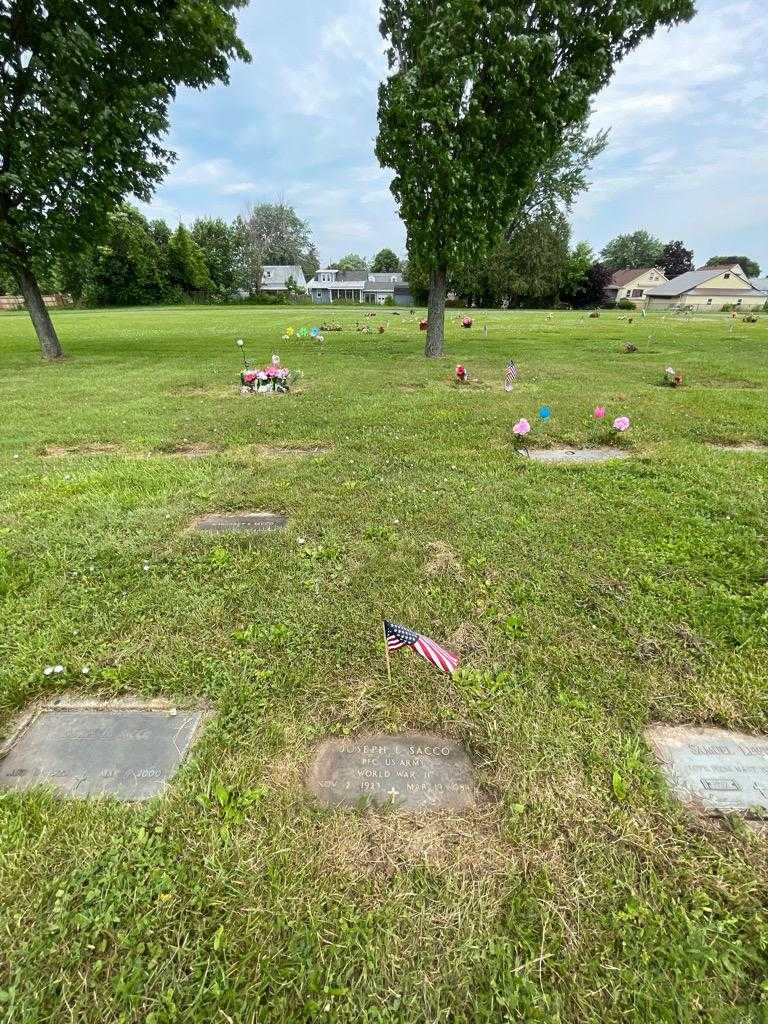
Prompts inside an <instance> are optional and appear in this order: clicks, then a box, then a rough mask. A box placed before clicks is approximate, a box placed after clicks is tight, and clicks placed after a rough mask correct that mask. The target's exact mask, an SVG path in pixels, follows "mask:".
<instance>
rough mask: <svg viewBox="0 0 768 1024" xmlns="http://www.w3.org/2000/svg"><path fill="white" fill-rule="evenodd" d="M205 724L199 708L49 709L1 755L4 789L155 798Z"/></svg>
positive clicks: (1, 785)
mask: <svg viewBox="0 0 768 1024" xmlns="http://www.w3.org/2000/svg"><path fill="white" fill-rule="evenodd" d="M201 720H202V714H201V713H200V712H199V711H184V712H178V713H175V712H174V713H171V712H170V711H157V710H135V709H133V710H125V709H118V708H103V709H100V710H95V709H91V708H88V709H85V708H67V709H44V710H42V711H40V712H38V713H37V714H35V715H34V716H33V717H32V718H31V720H30V721H29V722H28V724H27V725H26V727H25V728H23V729H22V730H21V732H20V733H19V734H18V736H16V737H15V739H14V740H13V741H12V743H11V745H10V748H9V749H8V751H7V753H6V754H5V756H4V757H2V758H0V789H14V790H26V789H30V788H31V787H32V786H39V785H48V786H52V787H53V789H55V790H56V792H57V793H58V794H59V795H61V796H66V797H77V798H83V797H88V796H114V797H117V799H118V800H124V801H137V800H149V799H151V798H152V797H154V796H159V795H160V794H161V793H162V792H163V791H164V790H165V788H166V786H167V785H168V783H169V782H170V780H171V778H172V777H173V775H174V774H175V773H176V769H177V768H178V767H179V765H180V764H181V761H182V760H183V758H184V755H185V754H186V752H187V750H188V749H189V747H190V746H191V744H192V741H193V740H194V738H195V734H196V732H197V730H198V728H199V726H200V722H201Z"/></svg>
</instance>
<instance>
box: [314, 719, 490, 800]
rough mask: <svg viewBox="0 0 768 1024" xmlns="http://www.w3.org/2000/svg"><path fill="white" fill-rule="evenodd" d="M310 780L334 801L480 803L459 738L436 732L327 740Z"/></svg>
mask: <svg viewBox="0 0 768 1024" xmlns="http://www.w3.org/2000/svg"><path fill="white" fill-rule="evenodd" d="M307 786H308V788H309V790H310V792H311V793H312V794H313V795H314V796H315V797H316V798H317V800H318V801H319V802H320V803H321V804H324V805H325V806H328V807H358V806H360V805H361V804H365V803H369V804H375V805H381V804H391V805H392V806H394V807H396V808H398V809H400V810H407V811H430V810H438V809H448V810H465V809H467V808H469V807H472V806H474V803H475V787H474V782H473V779H472V768H471V765H470V761H469V758H468V757H467V755H466V753H465V751H464V750H463V748H462V747H461V746H460V745H459V744H458V743H456V742H455V741H454V740H450V739H446V738H445V737H444V736H435V735H432V734H430V733H403V734H401V735H395V736H387V735H384V734H374V735H367V736H362V737H358V738H356V739H343V740H326V741H325V742H324V743H322V744H321V745H320V747H319V748H318V750H317V752H316V754H315V758H314V761H313V763H312V766H311V769H310V773H309V777H308V779H307Z"/></svg>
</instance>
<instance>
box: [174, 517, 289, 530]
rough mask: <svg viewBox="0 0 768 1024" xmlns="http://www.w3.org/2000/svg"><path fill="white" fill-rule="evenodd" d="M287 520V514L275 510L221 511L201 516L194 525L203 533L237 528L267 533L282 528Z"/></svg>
mask: <svg viewBox="0 0 768 1024" xmlns="http://www.w3.org/2000/svg"><path fill="white" fill-rule="evenodd" d="M287 522H288V519H287V517H286V516H281V515H277V514H276V513H275V512H221V513H212V514H211V515H206V516H200V518H199V519H196V520H195V523H194V526H195V529H196V530H200V531H202V532H203V533H229V532H230V531H236V530H246V531H249V532H251V533H267V532H269V531H271V530H282V529H283V527H284V526H285V525H286V523H287Z"/></svg>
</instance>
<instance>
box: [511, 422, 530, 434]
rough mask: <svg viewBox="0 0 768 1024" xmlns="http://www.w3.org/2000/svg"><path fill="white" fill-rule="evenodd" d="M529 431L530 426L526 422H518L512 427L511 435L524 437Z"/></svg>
mask: <svg viewBox="0 0 768 1024" xmlns="http://www.w3.org/2000/svg"><path fill="white" fill-rule="evenodd" d="M530 431H531V424H530V423H529V422H528V420H518V421H517V423H516V424H515V425H514V427H512V433H513V434H517V436H518V437H524V436H525V434H529V433H530Z"/></svg>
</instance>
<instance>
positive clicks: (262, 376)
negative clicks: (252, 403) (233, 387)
mask: <svg viewBox="0 0 768 1024" xmlns="http://www.w3.org/2000/svg"><path fill="white" fill-rule="evenodd" d="M256 376H257V377H258V378H259V380H266V379H267V375H266V373H265V372H264V370H259V372H258V373H257V374H256Z"/></svg>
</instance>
